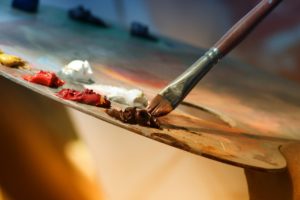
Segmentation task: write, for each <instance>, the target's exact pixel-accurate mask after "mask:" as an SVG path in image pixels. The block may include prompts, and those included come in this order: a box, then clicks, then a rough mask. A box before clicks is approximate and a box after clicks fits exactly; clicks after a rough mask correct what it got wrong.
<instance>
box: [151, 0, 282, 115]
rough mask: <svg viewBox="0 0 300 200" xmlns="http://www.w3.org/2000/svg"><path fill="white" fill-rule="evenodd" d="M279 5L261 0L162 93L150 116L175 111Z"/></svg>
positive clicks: (274, 1) (276, 0)
mask: <svg viewBox="0 0 300 200" xmlns="http://www.w3.org/2000/svg"><path fill="white" fill-rule="evenodd" d="M280 2H281V0H262V1H261V2H260V3H259V4H257V5H256V6H255V7H254V8H253V9H252V10H251V11H250V12H249V13H248V14H246V15H245V16H244V17H243V18H242V19H240V20H239V21H238V22H237V23H236V24H235V25H234V26H233V27H232V28H231V29H230V30H229V31H228V32H227V33H226V34H225V35H224V36H223V37H222V38H221V39H220V40H219V41H218V42H217V43H216V44H215V45H214V46H213V47H212V48H210V49H209V50H208V51H207V52H206V53H205V54H204V55H203V56H202V57H201V58H199V59H198V60H197V61H196V62H195V63H194V64H193V65H191V66H190V67H189V68H188V69H187V70H186V71H185V72H183V73H182V74H181V75H180V76H178V77H177V78H176V79H175V80H174V81H172V82H171V83H170V84H169V85H168V86H167V87H165V88H164V89H163V90H162V91H160V92H159V93H158V94H157V95H156V96H155V97H154V98H153V99H152V100H151V102H150V103H149V105H148V107H147V110H148V112H150V113H151V114H152V115H153V116H163V115H166V114H168V113H169V112H171V111H172V110H173V109H175V108H176V107H177V106H178V104H179V103H180V102H182V100H183V99H184V98H185V97H186V95H187V94H188V93H189V92H190V91H191V90H192V89H193V87H194V86H195V85H196V84H197V83H198V82H199V81H200V79H202V78H203V77H204V76H205V74H206V73H207V72H208V71H209V70H210V69H211V68H212V67H213V66H214V65H215V64H216V63H217V62H218V61H219V60H220V59H221V58H223V57H224V56H225V55H226V54H227V53H228V52H230V51H231V50H232V49H233V48H234V47H235V46H237V45H238V44H239V43H240V42H241V41H242V40H243V39H244V38H245V37H246V36H247V35H248V34H249V33H250V32H251V31H252V30H253V29H254V27H256V25H257V24H258V23H259V22H261V21H262V20H263V19H264V18H265V17H266V16H267V15H268V14H269V13H270V12H271V11H272V10H273V9H274V8H275V7H276V6H277V5H278V4H279V3H280Z"/></svg>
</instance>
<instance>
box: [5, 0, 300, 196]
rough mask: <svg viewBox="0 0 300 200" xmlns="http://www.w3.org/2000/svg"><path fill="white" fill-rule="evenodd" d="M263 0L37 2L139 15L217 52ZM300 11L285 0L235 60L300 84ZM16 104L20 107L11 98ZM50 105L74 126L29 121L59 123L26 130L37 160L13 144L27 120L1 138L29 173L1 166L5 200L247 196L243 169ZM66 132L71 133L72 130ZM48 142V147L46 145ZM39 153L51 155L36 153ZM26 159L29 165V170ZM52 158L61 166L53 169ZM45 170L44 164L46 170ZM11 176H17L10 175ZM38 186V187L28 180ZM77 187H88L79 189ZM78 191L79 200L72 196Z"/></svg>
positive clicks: (153, 28)
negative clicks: (218, 43)
mask: <svg viewBox="0 0 300 200" xmlns="http://www.w3.org/2000/svg"><path fill="white" fill-rule="evenodd" d="M7 1H8V0H7ZM257 2H259V1H253V0H243V1H240V0H185V1H182V0H41V1H40V2H39V3H40V6H42V5H50V6H55V7H59V8H61V9H65V10H68V9H70V8H74V7H76V6H78V5H83V6H84V7H86V8H87V9H90V10H91V12H92V13H93V14H94V15H96V16H98V17H100V18H101V19H103V20H104V21H106V22H108V23H112V24H115V25H118V26H122V27H124V28H126V29H129V27H130V24H131V23H132V22H133V21H138V22H141V23H143V24H145V25H147V26H148V27H149V29H150V32H152V33H154V34H155V35H161V36H165V37H170V38H173V39H176V40H179V41H182V42H184V43H187V44H190V45H192V46H195V47H201V48H209V47H210V46H211V45H213V44H214V42H216V41H217V40H218V39H219V38H220V37H221V36H222V35H223V34H224V33H225V32H226V30H228V29H229V28H230V27H231V26H232V25H233V24H234V23H235V22H236V21H237V20H238V19H240V18H241V17H242V16H243V15H244V14H246V13H247V11H249V10H250V9H251V8H252V7H253V6H254V5H255V4H257ZM299 10H300V1H299V0H290V1H284V2H283V3H282V4H281V5H280V6H279V7H278V8H277V9H276V10H275V11H274V12H273V13H272V14H271V15H270V16H269V17H268V18H267V19H266V20H265V21H264V22H263V23H262V24H260V25H259V26H258V28H257V29H256V30H255V31H254V32H253V34H251V35H250V36H249V37H248V38H247V39H246V40H245V41H244V42H243V43H242V44H241V45H240V46H239V47H238V48H236V49H235V50H234V51H233V52H232V53H231V54H230V55H229V56H230V57H232V58H233V59H236V60H239V61H241V62H243V63H247V64H250V65H252V66H253V67H254V68H259V69H261V70H265V71H268V72H269V73H272V74H274V75H275V76H279V77H281V78H283V79H287V80H289V81H292V82H295V83H300V57H299V51H300V13H299ZM37 15H38V13H37ZM83 37H84V36H83ZM1 82H2V83H1V85H2V86H3V88H4V86H5V87H17V86H15V85H13V84H12V83H9V82H7V81H5V80H1ZM17 90H18V92H17V93H16V94H10V95H11V97H13V98H15V97H16V96H18V99H20V98H22V97H21V96H19V95H21V94H22V93H24V96H27V95H28V93H26V92H24V91H23V92H22V89H21V88H18V89H17ZM299 92H300V89H299ZM25 93H26V94H25ZM2 95H3V94H2ZM30 95H32V96H34V98H37V99H38V98H42V97H36V96H35V95H34V94H31V93H30ZM2 97H3V98H4V96H2ZM23 98H24V97H23ZM25 99H26V98H24V101H25ZM45 101H46V100H45V99H43V100H41V101H37V102H40V104H41V105H40V108H41V110H43V109H44V110H45V111H47V112H48V113H49V112H50V114H51V115H55V114H57V113H56V111H50V110H47V107H48V106H47V103H44V102H45ZM41 102H43V103H41ZM8 103H11V106H12V107H13V106H14V104H13V102H7V104H8ZM48 103H49V104H54V106H56V107H57V108H58V109H61V110H63V111H62V112H63V113H60V114H57V116H61V115H66V116H69V117H70V118H69V121H68V122H66V123H65V124H68V127H64V128H59V129H53V127H55V126H56V125H53V124H52V125H51V124H50V125H49V121H47V120H46V119H41V118H40V117H39V115H38V114H37V115H36V116H35V118H34V119H33V120H32V121H30V120H28V121H27V122H26V124H30V123H36V122H37V121H39V122H40V124H42V125H43V124H44V125H45V126H46V125H47V126H50V127H52V133H45V135H44V136H41V134H40V131H41V130H43V129H42V127H41V129H40V130H36V131H29V132H28V133H26V134H27V136H26V137H25V136H22V137H21V136H20V138H21V139H20V140H22V138H23V139H24V140H25V141H27V143H25V144H22V145H23V146H22V148H26V149H30V148H31V151H29V152H31V153H32V154H33V155H36V156H30V155H29V153H26V152H25V151H22V150H20V151H18V152H17V153H16V152H15V151H16V150H15V149H18V148H20V147H14V146H13V144H15V142H14V141H13V136H12V133H14V134H15V135H18V134H19V132H22V131H24V130H25V129H23V128H22V127H23V126H24V123H25V122H24V121H22V120H23V119H21V120H20V123H19V124H18V125H19V129H18V128H15V130H11V129H10V130H6V129H3V130H2V133H1V134H0V135H1V137H2V139H3V138H6V141H7V140H8V141H11V143H6V146H7V147H9V148H5V145H4V144H1V146H2V148H3V149H2V154H0V156H1V157H0V158H1V159H0V165H1V163H4V162H8V161H7V160H10V159H11V157H9V156H7V155H12V156H16V155H17V156H19V157H21V159H19V160H18V158H15V159H16V160H17V161H14V160H12V161H11V162H9V163H10V164H11V165H18V166H19V167H18V168H16V169H18V170H19V169H23V170H24V171H23V172H24V173H27V175H25V176H24V173H21V172H19V173H17V172H16V171H12V170H11V169H10V168H9V167H5V166H4V165H2V170H3V169H5V170H4V172H3V173H1V172H0V187H1V185H2V190H1V189H0V199H1V198H2V199H6V200H7V199H29V197H32V196H31V194H29V193H30V191H31V192H32V189H33V188H34V189H33V190H34V191H35V192H36V196H39V195H38V193H39V192H40V193H41V194H40V195H41V196H40V197H44V196H43V195H44V194H49V195H50V194H51V195H53V196H51V195H50V196H48V197H49V199H70V197H72V199H111V200H139V199H147V200H148V199H149V200H150V199H173V200H181V199H189V200H193V199H195V200H196V199H205V200H214V199H225V200H226V199H228V200H229V199H240V200H242V199H249V194H248V188H247V182H246V177H245V174H244V171H243V169H242V168H238V167H234V166H230V165H227V164H223V163H220V162H217V161H213V160H210V159H207V158H202V157H199V156H195V155H192V154H190V153H187V152H183V151H181V150H178V149H175V148H172V147H169V146H166V145H163V144H161V143H158V142H155V141H152V140H149V139H147V138H144V137H141V136H138V135H136V134H133V133H130V132H128V131H126V130H123V129H121V128H118V127H116V126H113V125H111V124H107V123H105V122H102V121H100V120H97V119H95V118H92V117H90V116H87V115H85V114H82V113H80V112H78V111H75V110H73V109H69V108H64V107H62V106H60V105H57V104H56V103H50V102H48ZM2 109H3V110H5V108H2ZM16 109H17V108H16ZM23 109H24V108H23ZM17 110H18V111H16V112H15V115H12V113H11V112H7V113H6V115H5V112H4V114H3V116H4V117H3V119H7V122H8V121H9V118H12V117H15V118H18V117H20V112H21V111H20V110H22V109H21V108H20V109H17ZM23 112H24V113H26V112H27V111H26V110H24V111H23ZM41 112H42V111H41ZM50 114H48V115H50ZM5 116H6V118H5ZM5 122H6V121H5V120H2V126H3V127H5V126H7V124H8V123H5ZM15 126H17V125H15ZM28 130H29V129H28ZM64 130H65V131H64ZM67 130H68V131H67ZM70 130H72V131H70ZM53 132H54V133H56V134H53ZM66 132H68V133H69V134H67V136H65V133H66ZM5 133H6V134H5ZM62 135H64V136H62ZM27 137H28V138H27ZM34 138H38V139H34ZM49 138H50V139H49ZM0 141H1V138H0ZM2 141H4V140H2ZM34 141H35V142H34ZM41 141H43V142H42V144H39V143H41ZM18 142H19V141H18ZM19 143H21V142H19ZM3 145H4V146H3ZM7 149H9V150H7ZM45 149H47V151H45ZM39 151H40V152H44V153H40V154H38V155H37V153H38V152H39ZM27 154H28V155H27ZM5 155H6V157H5ZM27 158H31V159H27ZM38 158H41V159H42V160H43V162H42V163H41V162H40V159H38ZM22 161H24V162H26V163H27V164H26V165H25V167H24V166H23V165H24V163H23V162H22ZM51 163H63V164H53V165H54V166H52V165H51ZM53 167H54V169H56V172H53V175H52V174H51V173H49V174H47V172H48V171H52V169H53ZM40 168H43V169H44V170H45V171H46V174H44V172H45V171H42V170H41V169H40ZM0 169H1V168H0ZM47 169H48V171H47ZM33 171H34V172H37V174H39V177H47V178H48V179H51V180H53V182H52V183H53V184H57V188H55V189H53V188H52V187H51V185H49V187H48V188H52V189H51V190H50V189H49V190H47V191H46V189H45V188H47V187H46V185H45V184H46V182H43V181H41V180H42V178H40V179H36V180H35V179H34V180H33V178H32V177H33V176H34V173H33ZM7 172H8V173H7ZM32 173H33V174H32ZM55 174H58V175H59V176H58V178H55ZM3 177H4V178H3ZM11 177H15V179H14V180H11ZM60 177H61V178H60ZM74 177H75V178H74ZM18 182H19V188H18V189H19V190H13V189H11V188H14V187H16V185H17V183H18ZM31 182H33V183H35V185H30V184H31ZM24 186H27V187H24ZM20 188H23V190H22V191H21V189H20ZM75 189H76V190H79V191H80V192H78V193H76V192H75ZM66 190H67V191H69V193H68V195H69V196H68V195H66V196H65V198H61V197H58V196H55V195H54V194H57V195H58V194H59V193H60V192H62V191H66ZM1 191H2V193H1ZM47 192H48V193H47ZM72 192H74V194H76V195H78V196H76V195H74V194H73V196H72ZM18 193H19V195H18ZM27 193H28V194H27ZM22 195H28V196H27V197H28V198H25V196H23V198H22ZM80 195H81V196H80ZM79 197H80V198H79ZM40 199H41V198H40ZM43 199H44V198H43Z"/></svg>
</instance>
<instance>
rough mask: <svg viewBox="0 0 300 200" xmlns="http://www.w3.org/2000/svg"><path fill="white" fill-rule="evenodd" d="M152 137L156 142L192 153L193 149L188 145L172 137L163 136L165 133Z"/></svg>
mask: <svg viewBox="0 0 300 200" xmlns="http://www.w3.org/2000/svg"><path fill="white" fill-rule="evenodd" d="M150 137H151V138H153V139H155V140H158V141H160V142H163V143H167V144H170V145H172V146H174V147H177V148H180V149H183V150H186V151H191V147H190V146H189V145H188V144H186V143H184V142H182V141H179V140H177V139H176V138H174V137H172V136H170V135H167V134H163V133H151V135H150Z"/></svg>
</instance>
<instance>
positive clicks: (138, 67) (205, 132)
mask: <svg viewBox="0 0 300 200" xmlns="http://www.w3.org/2000/svg"><path fill="white" fill-rule="evenodd" d="M1 4H2V3H0V13H1V14H0V15H1V17H0V49H1V50H2V51H4V52H5V53H9V54H12V55H16V56H19V57H21V58H22V59H24V60H25V61H27V62H28V63H29V65H30V66H31V69H17V68H9V67H6V66H3V65H0V74H1V76H4V77H5V78H7V79H9V80H11V81H14V82H16V83H17V84H20V85H22V86H24V87H26V88H28V89H30V90H33V91H35V92H37V93H40V94H41V95H44V96H46V97H48V98H51V99H53V100H55V101H57V102H60V103H62V104H65V105H67V106H70V107H73V108H75V109H77V110H79V111H82V112H84V113H87V114H89V115H92V116H94V117H96V118H99V119H100V120H104V121H106V122H108V123H111V124H114V125H116V126H119V127H122V128H124V129H127V130H130V131H132V132H135V133H137V134H140V135H143V136H145V137H148V138H151V139H153V140H157V141H159V142H162V143H165V144H168V145H171V146H174V147H176V148H180V149H182V150H185V151H188V152H191V153H194V154H197V155H201V156H205V157H208V158H211V159H214V160H218V161H221V162H225V163H229V164H233V165H236V166H241V167H247V168H253V169H260V170H265V171H276V170H282V169H284V168H285V167H286V161H285V159H284V158H283V156H282V155H281V153H280V152H279V147H280V146H281V145H284V144H287V143H289V142H292V141H298V140H300V123H299V121H300V89H299V86H298V85H296V84H294V83H292V82H288V81H287V80H283V79H281V78H280V77H275V76H273V75H270V74H268V73H266V72H264V71H260V70H259V69H256V68H254V67H252V66H249V65H247V64H244V63H241V62H238V61H235V60H233V59H230V58H226V59H224V60H223V61H221V62H220V63H219V64H217V66H215V68H214V69H212V70H211V72H210V73H209V74H208V75H207V76H206V77H205V78H204V79H203V80H201V81H200V83H199V84H198V85H197V86H196V87H195V89H193V91H192V92H191V93H190V94H189V95H188V97H187V98H186V99H185V100H184V102H183V103H182V104H181V105H180V106H179V107H178V108H177V109H176V110H175V111H173V112H172V113H170V114H169V115H167V116H164V117H161V118H160V119H159V121H160V124H161V128H160V129H157V128H148V127H143V126H139V125H131V124H124V123H122V122H120V121H118V120H116V119H114V118H112V117H110V116H109V115H107V114H106V113H105V108H99V107H94V106H90V105H84V104H80V103H78V102H72V101H68V100H64V99H61V98H59V97H57V96H56V95H55V94H56V93H57V92H58V91H60V90H61V89H62V88H71V89H76V90H83V89H84V87H83V85H82V84H80V83H76V82H68V81H67V82H66V83H65V84H64V85H63V86H62V87H60V88H57V89H56V88H48V87H45V86H42V85H37V84H33V83H30V82H27V81H25V80H23V79H22V76H24V75H26V74H34V73H35V72H37V71H39V70H46V71H53V72H58V71H59V70H60V69H62V68H63V67H64V66H65V65H66V64H67V63H69V62H70V61H72V60H76V59H81V60H88V61H89V63H90V64H91V66H92V67H93V71H94V77H93V80H94V81H95V83H96V84H106V85H112V86H120V87H125V88H127V89H133V88H137V89H141V90H143V91H144V92H145V95H146V96H147V98H148V99H151V98H153V97H154V96H155V95H156V94H157V93H158V92H159V91H160V90H161V89H162V88H163V87H164V86H166V85H167V84H168V83H169V82H170V81H171V80H173V79H174V78H176V77H177V76H178V75H179V74H181V73H182V72H183V71H184V70H185V69H187V67H188V66H190V65H191V64H192V63H193V62H194V61H195V60H196V59H197V58H199V57H200V56H201V55H202V54H203V53H204V52H205V50H203V49H198V48H194V47H190V46H187V45H185V44H181V43H179V42H175V41H173V40H170V39H167V38H162V39H159V40H158V41H147V40H143V39H140V38H134V37H132V36H130V34H129V33H128V32H127V31H126V30H122V29H120V28H118V27H114V26H112V27H110V28H99V27H95V26H93V25H88V24H83V23H79V22H75V21H72V20H70V19H68V17H67V14H66V12H65V11H63V10H59V9H57V8H54V7H43V6H42V7H41V9H40V11H39V13H38V14H36V15H31V14H27V13H23V12H21V11H17V10H13V9H11V8H9V6H8V5H1ZM53 16H55V17H53ZM270 59H272V58H270ZM112 107H114V108H120V109H123V108H124V106H123V105H121V104H118V103H114V102H113V103H112ZM108 134H109V133H108Z"/></svg>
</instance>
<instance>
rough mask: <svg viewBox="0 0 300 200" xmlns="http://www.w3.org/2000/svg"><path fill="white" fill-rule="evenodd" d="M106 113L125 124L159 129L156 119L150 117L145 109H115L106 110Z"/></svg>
mask: <svg viewBox="0 0 300 200" xmlns="http://www.w3.org/2000/svg"><path fill="white" fill-rule="evenodd" d="M106 113H107V114H108V115H109V116H111V117H113V118H115V119H117V120H120V121H121V122H124V123H127V124H138V125H140V126H146V127H151V128H160V123H159V122H158V120H157V118H156V117H154V116H152V115H151V114H150V113H149V112H148V111H147V110H145V109H138V108H136V107H127V108H125V109H124V110H117V109H115V108H112V109H107V110H106Z"/></svg>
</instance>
